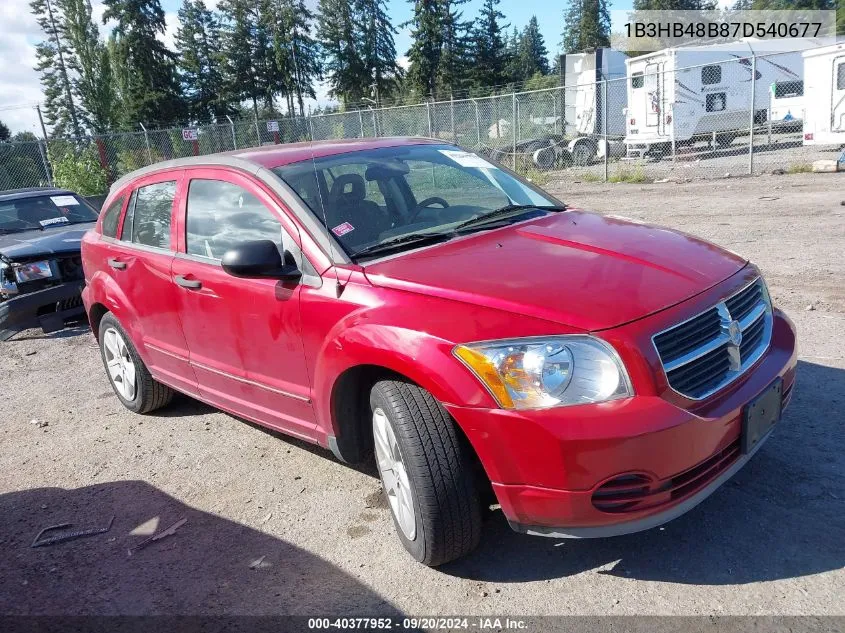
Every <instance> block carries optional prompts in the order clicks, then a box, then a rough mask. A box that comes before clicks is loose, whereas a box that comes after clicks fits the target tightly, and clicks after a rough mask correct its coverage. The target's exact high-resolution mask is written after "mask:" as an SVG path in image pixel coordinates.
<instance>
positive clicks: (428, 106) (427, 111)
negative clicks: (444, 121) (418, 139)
mask: <svg viewBox="0 0 845 633" xmlns="http://www.w3.org/2000/svg"><path fill="white" fill-rule="evenodd" d="M425 115H426V118H427V119H428V137H429V138H433V137H434V134H432V131H431V103H430V102H429V100H428V99H426V100H425Z"/></svg>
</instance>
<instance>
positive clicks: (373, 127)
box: [0, 53, 845, 189]
mask: <svg viewBox="0 0 845 633" xmlns="http://www.w3.org/2000/svg"><path fill="white" fill-rule="evenodd" d="M709 54H710V55H713V53H709ZM679 59H682V58H681V57H679V56H671V55H661V54H660V53H657V54H652V55H649V56H644V57H640V58H633V59H630V60H628V75H627V77H622V78H619V79H609V80H606V81H605V80H602V79H601V75H600V72H599V73H598V77H599V79H598V81H595V82H590V83H581V84H577V85H574V84H573V85H566V86H560V87H555V88H548V89H544V90H535V91H527V92H515V93H512V94H503V95H496V96H489V97H483V98H475V99H450V100H448V101H437V102H435V101H429V102H425V103H419V104H415V105H402V106H390V107H379V108H374V107H368V108H366V109H359V110H350V111H347V112H339V113H333V114H315V115H311V116H308V117H293V118H284V119H277V120H275V121H259V120H257V119H255V120H232V119H229V120H228V121H227V122H225V123H217V124H213V125H202V126H198V127H194V128H189V129H183V128H172V129H165V130H146V129H144V128H143V127H142V126H139V127H141V129H142V130H143V131H138V132H132V133H127V132H121V133H114V134H106V135H101V136H97V137H91V138H81V139H76V138H73V139H49V140H48V141H47V142H45V141H43V140H42V141H36V142H21V143H0V189H11V188H17V187H28V186H37V185H43V184H51V183H52V182H53V179H54V175H55V173H56V172H57V168H58V167H59V164H58V163H60V162H61V161H62V160H63V158H64V157H67V156H71V155H74V156H78V155H79V154H80V153H84V154H87V155H88V156H91V157H94V158H95V160H96V163H97V164H99V167H100V168H101V169H102V170H103V172H105V175H106V178H105V181H107V182H113V181H114V180H115V179H117V178H119V177H120V176H122V175H124V174H126V173H129V172H131V171H133V170H135V169H138V168H140V167H143V166H146V165H149V164H152V163H155V162H158V161H162V160H167V159H172V158H181V157H185V156H197V155H204V154H211V153H216V152H226V151H233V150H241V149H245V148H250V147H258V146H262V145H269V144H280V143H288V142H295V141H307V140H309V139H314V140H327V139H355V138H365V137H374V136H426V137H431V138H438V139H442V140H443V141H447V142H452V143H457V144H459V145H461V146H463V147H466V148H469V149H473V150H475V151H477V152H480V153H482V154H485V155H487V156H489V157H491V158H493V159H495V160H498V161H500V162H502V163H504V164H506V165H508V166H512V167H514V168H516V169H517V170H518V171H521V172H523V173H528V174H529V175H533V174H535V173H536V172H545V171H552V170H564V171H563V172H562V173H561V174H560V176H561V177H564V178H571V179H584V180H599V181H612V182H613V181H630V182H648V181H654V180H663V179H691V178H719V177H725V176H738V175H744V174H759V173H766V172H781V171H782V172H796V171H808V170H809V169H810V168H811V164H812V162H813V161H814V160H817V159H820V158H834V159H835V158H837V156H838V153H839V151H840V150H839V147H840V144H839V143H832V144H829V145H805V144H804V138H803V133H802V122H803V120H804V118H805V110H806V108H808V107H823V106H824V105H825V104H823V103H818V101H819V100H817V99H816V100H814V99H813V95H808V94H806V93H805V92H804V86H803V80H802V78H803V72H804V68H803V61H804V60H803V59H802V56H801V54H800V53H782V54H779V55H768V56H756V57H755V56H751V57H749V56H744V57H743V56H741V55H730V54H728V55H725V54H724V53H722V55H721V58H719V59H713V60H709V59H706V58H700V59H703V60H704V62H705V63H700V64H695V65H692V64H686V65H683V66H682V67H676V66H677V65H678V60H679ZM686 59H689V58H688V57H687V58H686ZM830 80H831V81H833V82H836V81H837V78H836V76H835V73H834V76H833V77H832V78H830ZM820 116H822V117H824V116H831V117H832V116H833V114H832V113H830V114H828V113H824V112H822V113H821V114H820ZM843 135H844V136H843V137H842V138H845V129H843Z"/></svg>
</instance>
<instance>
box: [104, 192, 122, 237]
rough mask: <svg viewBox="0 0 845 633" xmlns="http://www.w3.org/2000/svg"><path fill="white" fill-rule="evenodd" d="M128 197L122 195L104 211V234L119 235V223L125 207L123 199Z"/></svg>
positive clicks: (109, 235)
mask: <svg viewBox="0 0 845 633" xmlns="http://www.w3.org/2000/svg"><path fill="white" fill-rule="evenodd" d="M125 199H126V198H124V197H120V198H118V199H117V200H115V201H114V202H112V203H111V205H109V208H108V209H106V210H105V211H103V235H104V236H105V237H114V236H115V235H117V223H118V222H119V221H120V210H121V209H123V201H124V200H125Z"/></svg>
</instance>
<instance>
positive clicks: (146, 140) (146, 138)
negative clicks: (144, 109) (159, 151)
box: [138, 122, 153, 165]
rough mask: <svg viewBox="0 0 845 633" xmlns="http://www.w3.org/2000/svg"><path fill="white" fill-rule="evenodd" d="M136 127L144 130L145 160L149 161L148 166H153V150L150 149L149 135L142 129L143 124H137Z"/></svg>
mask: <svg viewBox="0 0 845 633" xmlns="http://www.w3.org/2000/svg"><path fill="white" fill-rule="evenodd" d="M138 125H140V126H141V129H142V130H144V145H146V146H147V160H149V161H150V165H152V164H153V150H152V149H150V135H149V134H148V133H147V128H145V127H144V124H143V123H141V122H138Z"/></svg>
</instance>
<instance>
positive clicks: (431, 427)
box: [370, 380, 481, 567]
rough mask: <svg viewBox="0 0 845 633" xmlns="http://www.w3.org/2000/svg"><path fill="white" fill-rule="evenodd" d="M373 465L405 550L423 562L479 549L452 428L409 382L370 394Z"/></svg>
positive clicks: (474, 505) (472, 493) (470, 483)
mask: <svg viewBox="0 0 845 633" xmlns="http://www.w3.org/2000/svg"><path fill="white" fill-rule="evenodd" d="M370 406H371V410H372V415H373V437H374V443H375V455H376V463H377V465H378V470H379V475H380V476H381V480H382V484H383V486H384V490H385V494H386V495H387V499H388V502H389V504H390V510H391V513H392V514H393V521H394V524H395V526H396V532H397V533H398V534H399V539H400V540H401V541H402V544H403V545H404V546H405V549H407V550H408V552H409V553H410V554H411V556H413V557H414V559H416V560H417V561H419V562H421V563H423V564H424V565H430V566H432V567H433V566H437V565H442V564H443V563H447V562H449V561H452V560H455V559H456V558H460V557H461V556H463V555H465V554H467V553H469V552H470V551H472V550H473V549H475V547H476V546H477V545H478V541H479V539H480V537H481V507H480V503H479V499H478V492H477V490H476V486H475V480H474V475H473V469H472V466H471V463H470V461H469V459H468V456H467V453H466V448H465V447H464V446H462V444H461V441H460V437H459V434H458V431H457V429H456V428H455V423H454V422H453V421H452V419H451V417H450V416H449V414H448V413H446V411H445V410H444V409H443V407H442V406H440V403H438V402H437V401H436V400H435V399H434V397H433V396H432V395H431V394H430V393H428V392H427V391H426V390H425V389H422V388H420V387H418V386H416V385H414V384H411V383H408V382H403V381H398V380H383V381H380V382H378V383H376V385H375V386H374V387H373V389H372V391H371V392H370Z"/></svg>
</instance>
